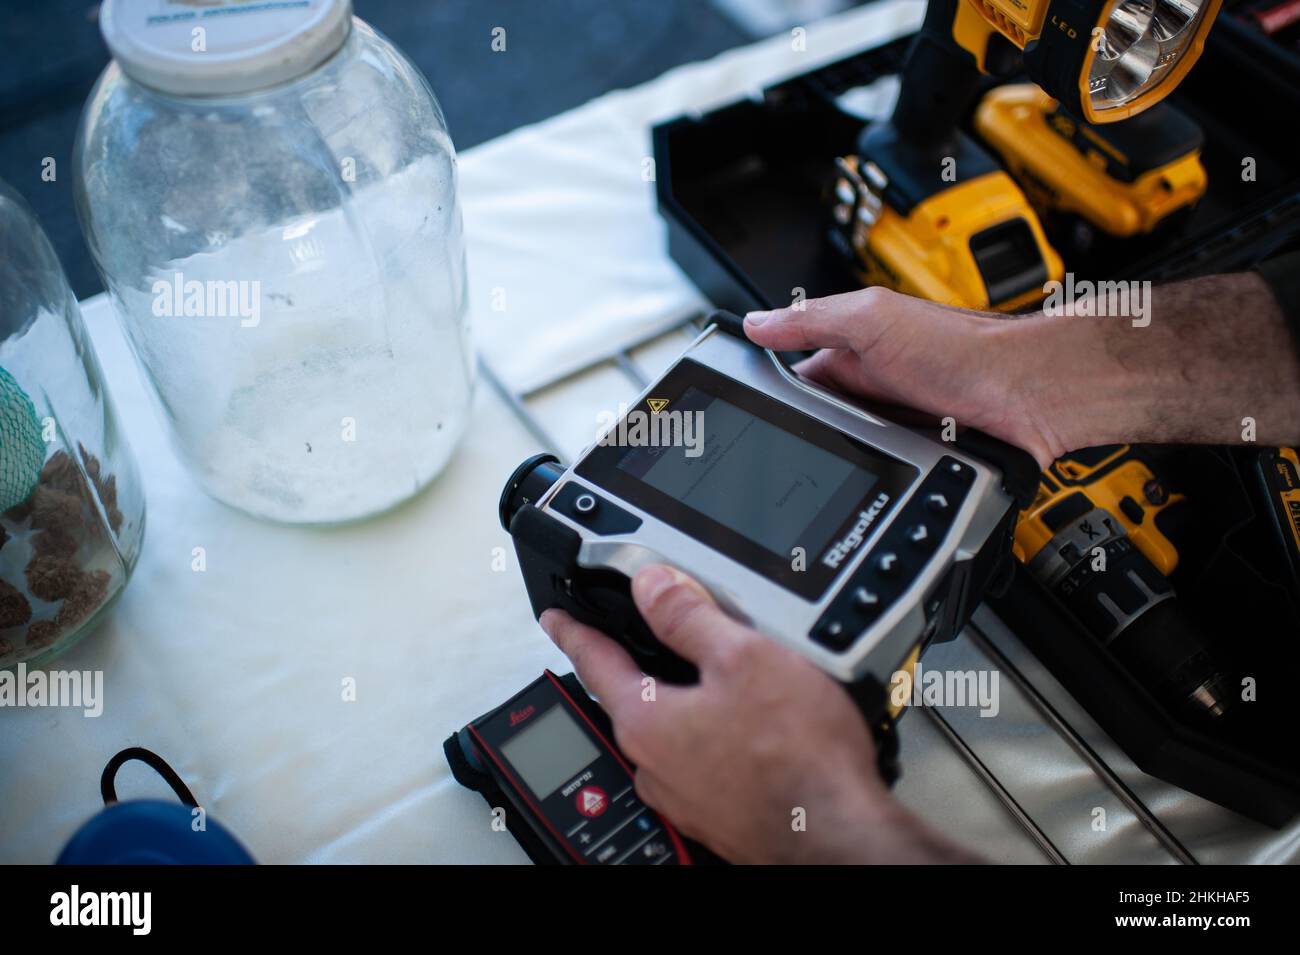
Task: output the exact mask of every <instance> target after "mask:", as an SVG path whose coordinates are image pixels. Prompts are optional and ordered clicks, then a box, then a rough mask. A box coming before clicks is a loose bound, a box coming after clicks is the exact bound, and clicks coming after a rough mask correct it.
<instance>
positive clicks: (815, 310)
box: [745, 288, 890, 351]
mask: <svg viewBox="0 0 1300 955" xmlns="http://www.w3.org/2000/svg"><path fill="white" fill-rule="evenodd" d="M889 294H890V293H889V292H887V291H886V290H884V289H880V288H868V289H859V290H858V291H856V292H844V293H842V294H840V295H829V296H827V297H826V298H815V299H809V300H807V301H805V302H801V303H799V304H798V305H791V306H789V307H788V308H778V309H773V310H772V311H770V312H750V313H749V314H748V315H746V316H745V334H746V335H748V336H749V339H750V341H752V342H754V344H756V345H762V346H763V347H764V348H772V349H775V350H777V351H807V350H809V349H813V348H850V349H851V348H855V347H856V346H857V345H858V344H860V343H861V341H862V340H863V338H864V336H870V335H871V334H872V331H871V330H872V328H873V327H875V326H876V325H877V324H878V319H879V317H880V311H881V308H882V306H883V305H884V304H885V302H886V300H887V299H888V296H889Z"/></svg>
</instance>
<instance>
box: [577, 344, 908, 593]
mask: <svg viewBox="0 0 1300 955" xmlns="http://www.w3.org/2000/svg"><path fill="white" fill-rule="evenodd" d="M576 472H577V474H578V475H579V476H580V477H582V478H584V479H585V480H587V481H589V482H591V484H592V485H594V486H595V487H598V488H604V489H606V490H607V491H608V492H609V493H611V494H612V495H614V496H616V497H618V498H621V499H622V500H624V501H627V502H628V503H630V504H632V505H634V506H636V507H638V508H640V509H641V510H643V511H645V512H647V513H649V514H651V515H653V516H654V517H656V518H658V519H659V520H661V521H663V522H665V523H666V524H668V525H670V526H671V527H673V528H674V529H676V530H677V531H679V532H681V533H683V534H686V535H688V536H689V537H692V538H694V539H695V540H697V541H700V542H702V543H704V544H705V545H707V546H708V547H709V548H710V549H711V550H713V551H715V552H717V553H719V554H722V555H724V556H726V557H727V558H730V559H731V560H733V561H736V562H739V563H741V564H743V565H744V566H746V567H748V568H749V569H750V570H753V571H755V572H756V573H759V574H762V575H763V576H764V577H766V578H768V579H769V580H772V581H774V582H776V583H777V584H780V585H781V586H783V587H785V588H787V589H789V590H791V591H793V592H794V593H796V594H799V595H800V596H802V597H805V598H807V599H809V600H812V599H815V598H817V597H818V596H819V595H821V594H823V593H825V591H826V589H827V587H829V586H830V584H831V582H832V581H833V580H834V579H835V578H836V577H837V576H838V574H839V573H840V572H841V571H842V570H843V569H844V563H845V559H846V555H848V554H850V553H851V552H852V551H853V549H854V548H853V547H852V546H850V547H849V548H848V549H847V550H846V548H845V547H844V546H842V543H843V542H844V541H845V540H846V539H849V538H850V537H852V538H853V539H854V540H856V542H857V544H862V543H864V542H865V539H866V538H865V537H863V532H864V531H868V532H869V531H870V529H871V528H872V527H875V526H879V525H881V524H883V523H884V522H885V521H886V520H887V519H888V516H889V515H890V514H891V513H892V511H893V509H894V507H895V506H896V505H897V503H898V501H899V499H900V497H901V495H902V494H903V492H904V491H906V490H907V488H908V487H909V485H911V483H912V482H913V481H914V480H915V479H916V477H917V474H918V470H917V468H916V467H914V466H913V465H911V464H908V463H907V462H904V461H901V460H899V459H898V458H896V457H893V456H892V455H890V454H887V453H886V452H884V451H883V450H882V449H880V448H878V447H874V446H871V445H868V444H866V443H864V442H863V441H861V440H859V439H857V438H855V437H852V436H850V435H849V434H847V433H846V432H844V431H842V430H840V429H838V428H836V427H833V426H832V425H831V424H829V423H828V422H826V421H824V420H822V419H819V418H817V417H815V416H814V415H811V414H808V413H807V412H805V411H801V410H799V409H797V408H796V407H794V406H792V405H791V404H788V403H786V402H784V401H781V400H779V399H778V398H777V397H775V396H773V395H770V394H766V393H764V392H763V391H760V390H759V389H757V388H752V387H750V386H749V385H747V384H744V383H742V382H740V381H738V380H736V379H735V378H731V377H728V376H726V375H723V374H721V373H719V372H718V371H716V370H714V369H712V368H709V367H708V366H706V365H703V364H700V363H697V362H694V361H691V360H689V359H687V360H683V361H680V362H678V363H677V364H676V365H675V366H674V367H673V368H672V369H671V370H669V372H668V374H666V375H665V376H664V377H663V378H662V379H660V381H659V382H658V383H657V384H656V385H655V386H654V387H653V390H652V391H651V392H649V393H648V394H647V396H646V397H645V398H643V399H642V400H641V401H640V402H638V404H637V406H636V407H635V408H632V409H631V410H629V411H628V412H627V414H626V415H624V416H623V418H622V419H620V420H619V421H618V423H617V424H616V425H615V427H614V428H613V429H611V430H610V431H609V432H608V433H606V434H605V435H604V436H603V437H602V438H601V440H600V441H599V443H598V444H597V445H596V446H595V447H593V448H592V450H591V452H590V453H589V454H588V455H587V456H586V457H585V458H584V459H583V460H582V461H581V462H580V463H579V464H578V467H577V469H576Z"/></svg>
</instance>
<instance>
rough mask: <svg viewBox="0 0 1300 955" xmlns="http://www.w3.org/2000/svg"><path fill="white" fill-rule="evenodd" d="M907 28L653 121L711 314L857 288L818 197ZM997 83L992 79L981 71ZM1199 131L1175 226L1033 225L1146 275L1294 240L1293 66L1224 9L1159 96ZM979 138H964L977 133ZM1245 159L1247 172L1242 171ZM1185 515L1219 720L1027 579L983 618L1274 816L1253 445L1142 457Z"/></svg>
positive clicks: (674, 222)
mask: <svg viewBox="0 0 1300 955" xmlns="http://www.w3.org/2000/svg"><path fill="white" fill-rule="evenodd" d="M910 42H911V38H910V37H903V38H900V39H898V40H895V41H893V42H891V43H887V44H885V45H883V46H879V47H875V48H872V49H868V50H865V51H864V52H862V53H859V54H857V55H854V56H852V57H849V58H846V59H844V60H841V61H838V62H836V63H833V64H830V65H829V66H826V67H823V68H821V69H819V70H816V71H814V72H811V73H807V74H804V75H801V76H797V77H795V78H792V79H790V80H787V81H785V82H782V83H780V84H777V85H775V86H772V87H770V88H768V89H766V90H764V91H763V94H762V96H761V97H758V98H754V99H748V100H743V101H740V102H737V103H735V104H732V105H729V106H725V107H723V108H720V109H718V110H715V111H713V112H710V113H707V114H705V115H701V116H690V117H683V118H679V119H675V120H672V121H670V122H667V123H665V124H663V125H660V126H658V127H656V128H655V130H654V153H655V163H656V170H657V173H658V177H657V183H656V188H657V191H658V200H659V208H660V211H661V213H662V214H663V217H664V219H665V220H666V222H667V228H668V247H669V252H670V253H671V255H672V257H673V259H675V260H676V261H677V263H678V264H679V265H680V266H681V267H682V269H683V270H684V271H685V272H686V274H687V275H688V276H689V277H690V278H691V279H692V280H693V281H694V282H695V284H696V285H698V286H699V287H700V289H701V290H702V291H703V292H704V293H705V294H706V295H707V296H708V297H709V299H710V300H711V301H712V302H713V303H714V304H715V305H717V306H719V307H722V308H727V309H730V310H732V311H737V312H742V313H743V312H744V311H747V310H750V309H753V308H770V307H774V306H779V305H785V304H788V303H789V302H790V301H791V300H792V299H793V298H794V297H795V296H796V295H798V294H799V290H802V293H803V294H804V295H806V296H807V297H809V298H815V297H820V296H824V295H830V294H834V293H837V292H845V291H851V290H853V289H855V288H857V287H858V281H857V279H856V278H855V276H854V275H853V273H852V271H851V269H850V268H849V267H848V265H847V263H846V261H845V259H844V257H843V256H842V255H841V254H840V253H838V252H837V251H836V250H835V249H834V248H833V247H832V244H831V240H830V239H829V238H828V233H830V232H831V231H832V230H831V229H830V220H829V214H828V212H827V203H826V201H825V196H826V195H827V192H828V190H829V188H830V185H831V181H832V179H833V176H834V171H833V170H834V165H833V161H834V159H835V157H837V156H845V155H851V154H852V153H853V151H854V146H855V143H856V142H857V139H858V136H859V134H860V132H861V130H862V128H863V126H864V122H863V121H862V120H860V119H858V118H856V117H854V116H852V115H850V114H848V113H847V112H845V111H843V110H841V109H840V108H839V107H838V106H837V104H836V100H837V97H839V96H840V94H842V93H843V92H845V91H847V90H850V89H853V88H854V87H858V86H865V85H868V84H870V83H872V82H874V81H876V80H878V79H879V78H881V77H883V76H888V75H889V74H893V73H895V72H897V71H898V69H899V67H900V66H901V64H902V61H903V57H904V55H905V54H906V51H907V48H908V45H909V44H910ZM989 85H990V86H992V85H995V84H994V83H992V82H990V84H989ZM1171 101H1172V102H1174V103H1175V104H1176V105H1177V106H1178V107H1179V108H1180V109H1181V110H1183V111H1184V112H1185V113H1187V114H1188V115H1189V116H1191V117H1192V118H1193V119H1195V120H1196V121H1197V122H1198V123H1199V124H1200V125H1201V127H1202V129H1203V130H1204V133H1205V145H1204V148H1203V151H1202V161H1203V162H1204V164H1205V167H1206V170H1207V173H1208V175H1209V181H1210V185H1209V190H1208V192H1207V194H1206V196H1205V197H1204V198H1203V199H1202V201H1201V202H1200V203H1199V204H1198V205H1197V206H1196V208H1195V209H1194V210H1192V211H1191V213H1190V214H1188V215H1185V216H1184V217H1183V219H1182V221H1181V222H1177V223H1175V224H1174V225H1173V227H1171V228H1166V229H1165V230H1164V231H1162V232H1158V233H1156V234H1154V235H1150V236H1144V237H1141V238H1139V239H1135V240H1129V241H1127V242H1117V241H1114V240H1106V241H1103V242H1097V241H1086V239H1087V238H1088V237H1086V236H1085V237H1083V238H1082V239H1081V237H1080V236H1079V234H1078V231H1079V230H1078V229H1077V223H1073V224H1072V223H1068V222H1045V224H1044V225H1045V228H1047V230H1048V236H1049V239H1050V240H1051V241H1052V243H1053V244H1054V245H1055V246H1056V248H1057V249H1058V251H1060V252H1061V253H1062V256H1063V258H1064V259H1065V265H1066V268H1067V269H1068V270H1070V271H1072V272H1074V273H1075V275H1076V276H1077V277H1078V278H1091V279H1130V280H1141V279H1151V280H1155V281H1161V280H1169V279H1174V278H1180V277H1190V276H1195V275H1204V274H1212V273H1215V272H1224V271H1232V270H1241V269H1248V268H1250V267H1251V266H1253V265H1254V264H1256V263H1257V262H1259V261H1261V260H1262V259H1264V258H1266V257H1267V256H1268V255H1270V254H1271V253H1273V252H1275V251H1277V250H1279V249H1281V248H1283V247H1285V246H1288V245H1291V244H1295V243H1297V241H1298V240H1300V158H1298V157H1297V152H1296V146H1295V132H1294V122H1293V119H1294V117H1296V116H1300V61H1297V60H1296V59H1295V58H1293V57H1290V56H1287V55H1284V54H1283V53H1282V52H1281V51H1277V50H1274V49H1273V48H1272V47H1271V46H1270V45H1269V43H1268V42H1267V41H1266V40H1264V39H1263V38H1261V37H1260V36H1259V35H1257V34H1253V33H1252V32H1251V31H1250V30H1249V28H1247V27H1244V26H1242V25H1241V24H1240V23H1238V22H1236V21H1235V20H1233V19H1232V18H1229V17H1221V18H1220V20H1219V22H1218V23H1216V25H1215V27H1214V29H1213V30H1212V31H1211V34H1210V39H1209V42H1208V44H1207V47H1206V50H1205V52H1204V54H1203V56H1202V58H1201V60H1200V62H1199V63H1198V64H1197V65H1196V67H1195V68H1194V69H1193V70H1192V71H1191V73H1190V74H1189V75H1188V78H1187V79H1186V80H1185V81H1184V82H1183V84H1182V85H1181V86H1180V87H1179V89H1178V90H1177V91H1176V92H1175V93H1174V94H1173V96H1172V97H1171ZM968 132H972V134H973V130H969V129H968ZM1246 159H1251V160H1253V165H1254V172H1255V176H1254V180H1253V181H1249V180H1247V179H1244V178H1243V175H1242V171H1243V168H1245V167H1244V166H1243V162H1244V161H1245V160H1246ZM1150 452H1151V454H1152V455H1153V456H1155V457H1158V458H1159V460H1160V472H1159V473H1161V476H1162V478H1163V479H1164V480H1165V483H1166V484H1167V485H1169V487H1170V489H1171V490H1173V491H1181V492H1183V493H1185V494H1186V495H1187V497H1188V499H1189V506H1187V507H1186V508H1184V509H1183V511H1184V515H1186V517H1185V519H1184V520H1182V521H1180V522H1179V526H1177V527H1174V528H1170V529H1169V531H1168V533H1169V536H1170V537H1171V539H1172V540H1173V541H1174V543H1175V544H1176V545H1177V547H1178V548H1179V552H1180V564H1179V568H1178V570H1177V571H1176V572H1175V573H1174V575H1173V577H1172V583H1173V585H1174V587H1175V589H1176V591H1177V592H1178V595H1179V596H1178V599H1179V600H1180V601H1181V602H1182V603H1183V604H1184V606H1185V607H1186V608H1187V609H1188V610H1190V612H1191V615H1192V616H1193V617H1194V618H1195V619H1197V620H1198V621H1200V622H1201V623H1202V624H1203V625H1204V627H1203V630H1204V631H1207V632H1208V633H1209V635H1210V636H1211V638H1212V639H1213V640H1214V651H1215V653H1216V654H1217V655H1218V656H1219V658H1220V661H1221V663H1222V664H1223V666H1224V669H1225V671H1226V672H1227V673H1228V674H1230V675H1231V676H1232V678H1233V680H1234V681H1239V680H1245V679H1247V678H1250V679H1252V680H1253V681H1254V684H1255V697H1256V698H1255V700H1254V701H1251V702H1243V703H1242V704H1241V705H1239V706H1236V707H1234V711H1233V716H1234V718H1233V719H1232V721H1231V722H1230V723H1229V722H1228V721H1226V720H1223V721H1219V722H1200V723H1198V722H1196V721H1194V720H1190V719H1188V718H1185V717H1178V716H1175V715H1174V714H1172V713H1171V712H1170V711H1168V710H1167V709H1166V708H1165V707H1164V706H1163V705H1162V704H1161V703H1160V702H1159V701H1158V700H1157V699H1156V698H1155V696H1153V695H1152V693H1151V692H1150V691H1149V688H1148V687H1147V686H1145V685H1143V683H1141V682H1139V681H1138V680H1136V679H1135V678H1134V677H1133V676H1131V675H1130V674H1129V673H1128V672H1127V671H1126V670H1125V669H1124V667H1122V666H1121V665H1120V664H1119V663H1118V662H1117V661H1116V660H1115V659H1114V658H1113V657H1112V656H1111V654H1110V653H1109V652H1108V651H1107V650H1106V649H1105V648H1104V647H1103V646H1102V645H1101V644H1100V643H1099V642H1098V641H1097V640H1095V639H1094V638H1093V637H1092V636H1090V635H1089V634H1088V633H1087V632H1086V631H1084V630H1083V629H1082V627H1081V626H1080V625H1079V624H1078V623H1076V622H1075V620H1074V619H1073V618H1072V617H1071V616H1070V615H1069V614H1068V613H1067V612H1066V611H1065V609H1064V608H1063V607H1062V606H1061V605H1060V604H1059V603H1057V602H1056V599H1055V598H1054V597H1053V596H1052V595H1050V594H1049V593H1047V592H1046V591H1045V590H1043V589H1042V588H1041V587H1040V586H1039V585H1038V584H1037V583H1036V582H1035V581H1034V580H1032V579H1031V578H1030V577H1029V576H1028V575H1027V574H1025V573H1024V572H1023V571H1020V570H1018V571H1017V574H1016V577H1015V579H1014V580H1013V582H1012V584H1011V587H1010V589H1009V590H1008V592H1007V593H1006V594H1005V595H1003V596H1001V597H999V598H996V599H995V600H993V601H992V605H993V607H994V609H995V610H996V611H997V612H998V613H999V614H1000V615H1001V616H1002V618H1003V619H1004V620H1005V621H1006V622H1007V623H1008V624H1009V625H1010V626H1011V627H1012V629H1013V630H1014V631H1015V632H1016V633H1017V635H1018V636H1019V637H1020V638H1021V639H1022V640H1023V641H1024V642H1025V643H1026V645H1028V646H1029V647H1030V648H1031V649H1032V650H1033V651H1034V652H1035V653H1036V654H1037V656H1038V657H1039V658H1040V659H1041V660H1042V661H1043V662H1044V663H1045V664H1046V666H1047V667H1048V668H1049V669H1050V670H1051V671H1052V673H1053V674H1054V676H1055V677H1056V678H1057V679H1058V680H1059V681H1060V682H1061V683H1062V684H1063V685H1064V686H1065V687H1066V688H1067V689H1068V690H1069V691H1070V692H1071V693H1072V694H1073V695H1074V696H1075V697H1076V698H1077V699H1078V700H1079V701H1080V702H1081V703H1082V704H1083V705H1084V706H1085V707H1086V708H1087V709H1088V711H1089V712H1090V713H1091V714H1092V716H1093V718H1094V719H1096V720H1097V722H1098V723H1099V724H1100V725H1101V726H1102V727H1103V728H1104V729H1105V730H1106V731H1107V732H1108V733H1109V734H1110V735H1111V737H1112V738H1114V739H1115V741H1116V742H1117V743H1119V744H1120V746H1122V747H1123V748H1124V750H1125V751H1126V752H1127V753H1128V754H1129V756H1130V757H1131V758H1132V759H1133V760H1134V762H1136V763H1137V764H1138V765H1139V766H1141V767H1142V768H1143V769H1144V770H1146V771H1147V772H1149V773H1151V774H1152V775H1155V776H1158V777H1160V778H1162V779H1166V780H1168V781H1170V782H1172V783H1175V784H1176V785H1179V786H1181V787H1183V788H1185V789H1187V790H1189V791H1192V792H1195V793H1197V794H1199V795H1201V796H1204V797H1206V798H1208V799H1211V800H1213V801H1215V802H1217V803H1220V804H1221V805H1223V806H1226V807H1228V808H1230V809H1233V810H1235V811H1237V812H1239V813H1242V814H1243V815H1246V816H1249V817H1251V818H1253V819H1256V820H1258V821H1260V822H1264V823H1267V824H1269V825H1273V826H1280V825H1282V824H1283V823H1285V822H1286V821H1287V820H1289V819H1290V818H1292V817H1293V816H1295V815H1296V814H1297V812H1300V745H1297V742H1296V741H1297V737H1298V736H1300V708H1298V707H1297V705H1296V702H1295V700H1296V696H1295V694H1294V692H1293V689H1292V688H1293V681H1294V679H1295V675H1296V674H1300V595H1298V594H1297V593H1296V588H1295V585H1294V581H1293V580H1292V579H1291V578H1290V577H1289V576H1288V573H1289V571H1288V569H1287V565H1286V560H1285V557H1284V554H1283V553H1282V551H1281V550H1280V545H1279V543H1278V541H1277V540H1276V538H1275V536H1271V535H1272V534H1273V531H1272V529H1271V528H1270V527H1269V524H1268V520H1269V517H1268V514H1267V509H1266V507H1265V506H1264V504H1263V503H1262V501H1261V499H1260V497H1259V494H1258V490H1257V486H1256V481H1255V478H1254V477H1253V473H1254V468H1255V467H1256V459H1257V456H1258V454H1259V453H1260V452H1259V451H1258V450H1234V449H1226V448H1160V449H1155V448H1152V449H1150Z"/></svg>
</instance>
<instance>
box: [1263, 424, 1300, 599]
mask: <svg viewBox="0 0 1300 955" xmlns="http://www.w3.org/2000/svg"><path fill="white" fill-rule="evenodd" d="M1256 470H1257V473H1258V475H1259V482H1260V486H1261V487H1262V489H1263V492H1264V500H1265V501H1267V502H1268V508H1269V517H1270V518H1271V523H1272V527H1273V531H1274V534H1275V536H1276V538H1277V540H1278V542H1279V543H1280V544H1281V545H1282V552H1283V553H1284V554H1285V555H1286V563H1287V565H1288V566H1289V567H1290V569H1291V583H1292V585H1293V587H1294V589H1293V591H1292V592H1293V593H1294V594H1295V596H1296V598H1297V599H1300V454H1297V453H1296V450H1295V448H1268V449H1266V450H1264V451H1261V452H1260V454H1259V457H1258V459H1257V460H1256Z"/></svg>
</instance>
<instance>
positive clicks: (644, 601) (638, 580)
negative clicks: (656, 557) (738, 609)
mask: <svg viewBox="0 0 1300 955" xmlns="http://www.w3.org/2000/svg"><path fill="white" fill-rule="evenodd" d="M632 599H633V600H634V601H636V606H637V609H638V610H639V611H641V616H642V617H643V618H645V622H646V623H647V624H648V625H649V627H650V629H651V631H652V632H653V633H654V635H655V636H656V637H658V638H659V639H660V640H661V641H663V643H664V645H665V646H667V647H668V648H669V649H670V650H673V651H674V652H676V653H677V654H679V655H681V656H683V657H685V658H686V659H687V660H690V661H691V662H692V663H694V664H696V665H697V666H701V665H704V664H706V663H708V662H709V661H710V660H711V659H713V658H714V657H715V655H716V654H717V653H718V652H719V651H720V650H722V649H724V648H725V647H726V645H727V644H729V643H733V642H735V641H736V640H739V639H741V634H740V632H739V631H740V626H739V624H737V623H736V622H735V621H734V620H732V619H731V618H730V617H728V616H727V615H726V614H725V613H724V612H723V610H722V608H721V607H719V606H718V604H717V602H716V601H715V600H714V599H713V597H712V596H711V595H710V594H709V592H708V591H707V590H705V589H704V587H703V586H701V585H700V584H699V583H698V582H697V581H695V580H694V579H692V578H690V577H688V576H686V575H685V574H683V573H682V572H681V571H680V570H677V569H676V568H673V567H669V566H667V565H666V564H655V565H653V566H651V567H646V568H644V569H643V570H641V571H639V572H638V573H637V575H636V576H635V577H633V578H632Z"/></svg>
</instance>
